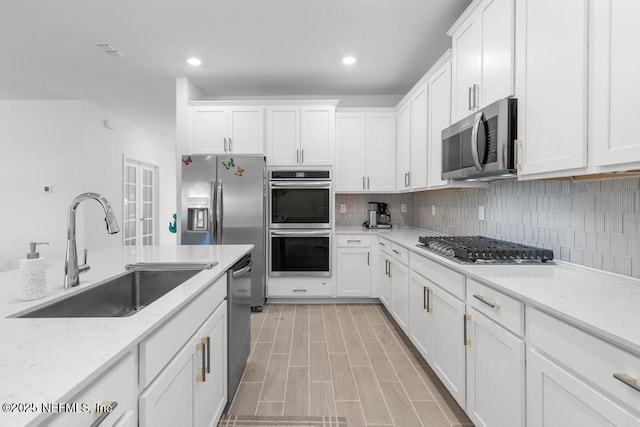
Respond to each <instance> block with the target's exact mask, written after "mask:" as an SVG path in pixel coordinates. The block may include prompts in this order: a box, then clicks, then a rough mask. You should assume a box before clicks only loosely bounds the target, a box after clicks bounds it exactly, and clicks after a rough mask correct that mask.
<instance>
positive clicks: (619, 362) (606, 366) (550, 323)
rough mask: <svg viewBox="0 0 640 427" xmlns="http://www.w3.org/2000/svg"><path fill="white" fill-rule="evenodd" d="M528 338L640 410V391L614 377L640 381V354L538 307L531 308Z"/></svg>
mask: <svg viewBox="0 0 640 427" xmlns="http://www.w3.org/2000/svg"><path fill="white" fill-rule="evenodd" d="M527 337H528V341H529V342H530V344H531V345H533V346H534V347H537V348H538V349H540V350H541V351H543V352H545V353H547V354H548V355H549V356H551V357H553V358H554V359H556V360H558V361H559V362H560V363H562V364H563V365H565V366H566V367H568V368H569V369H570V370H572V371H574V372H576V373H577V374H578V375H579V376H581V377H582V378H584V379H585V380H587V381H589V382H591V383H592V384H594V385H595V386H596V387H598V388H599V389H601V390H603V391H605V392H606V393H608V394H610V395H611V396H613V397H615V398H616V399H617V400H618V401H620V402H622V403H624V404H625V405H627V406H628V407H629V408H630V409H632V410H634V411H635V412H636V413H640V391H639V390H636V389H634V388H633V387H632V386H630V385H627V384H625V383H623V382H622V381H619V380H618V379H616V378H614V375H617V376H619V377H620V378H624V377H623V376H626V377H627V378H628V381H633V380H634V379H635V380H636V381H637V382H638V384H640V357H638V356H635V355H633V354H631V353H628V352H626V351H625V350H622V349H620V348H618V347H616V346H614V345H612V344H609V343H607V342H605V341H603V340H601V339H599V338H596V337H594V336H593V335H591V334H588V333H586V332H584V331H582V330H580V329H578V328H575V327H574V326H571V325H569V324H567V323H565V322H563V321H561V320H558V319H556V318H554V317H551V316H549V315H547V314H544V313H542V312H540V311H538V310H535V309H532V308H527Z"/></svg>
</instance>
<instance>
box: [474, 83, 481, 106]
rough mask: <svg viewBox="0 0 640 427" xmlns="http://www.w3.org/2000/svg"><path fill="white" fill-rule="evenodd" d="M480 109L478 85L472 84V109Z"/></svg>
mask: <svg viewBox="0 0 640 427" xmlns="http://www.w3.org/2000/svg"><path fill="white" fill-rule="evenodd" d="M479 107H480V85H478V84H475V83H474V84H473V108H474V110H475V109H478V108H479Z"/></svg>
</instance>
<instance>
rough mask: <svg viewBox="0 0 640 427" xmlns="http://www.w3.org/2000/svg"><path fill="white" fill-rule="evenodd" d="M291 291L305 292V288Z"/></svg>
mask: <svg viewBox="0 0 640 427" xmlns="http://www.w3.org/2000/svg"><path fill="white" fill-rule="evenodd" d="M293 292H307V290H306V289H294V290H293Z"/></svg>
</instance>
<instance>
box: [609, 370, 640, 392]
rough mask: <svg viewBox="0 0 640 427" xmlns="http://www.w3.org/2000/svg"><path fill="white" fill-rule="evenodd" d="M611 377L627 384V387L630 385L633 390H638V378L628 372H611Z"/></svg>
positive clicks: (639, 388) (639, 389)
mask: <svg viewBox="0 0 640 427" xmlns="http://www.w3.org/2000/svg"><path fill="white" fill-rule="evenodd" d="M613 378H615V379H617V380H618V381H620V382H622V383H624V384H626V385H628V386H629V387H631V388H632V389H634V390H635V391H640V385H638V379H637V378H634V377H632V376H631V375H628V374H622V373H620V374H613Z"/></svg>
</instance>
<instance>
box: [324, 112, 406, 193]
mask: <svg viewBox="0 0 640 427" xmlns="http://www.w3.org/2000/svg"><path fill="white" fill-rule="evenodd" d="M395 142H396V113H393V112H357V113H356V112H354V113H337V114H336V191H342V192H363V191H372V192H373V191H376V192H379V191H394V190H395V156H396V143H395Z"/></svg>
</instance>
